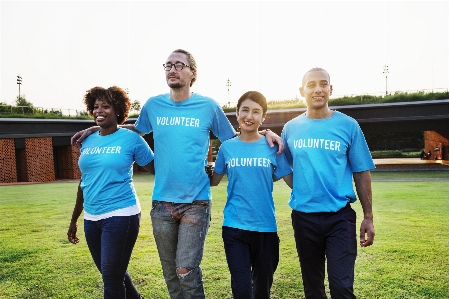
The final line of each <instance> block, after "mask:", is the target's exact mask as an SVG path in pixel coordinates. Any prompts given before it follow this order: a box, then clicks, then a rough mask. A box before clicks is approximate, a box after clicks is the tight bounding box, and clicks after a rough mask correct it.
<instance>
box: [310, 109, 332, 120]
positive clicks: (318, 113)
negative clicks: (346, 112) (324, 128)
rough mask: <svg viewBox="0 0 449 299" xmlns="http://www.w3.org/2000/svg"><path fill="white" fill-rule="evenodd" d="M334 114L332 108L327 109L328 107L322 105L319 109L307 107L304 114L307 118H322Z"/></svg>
mask: <svg viewBox="0 0 449 299" xmlns="http://www.w3.org/2000/svg"><path fill="white" fill-rule="evenodd" d="M333 114H334V112H333V111H332V110H330V109H329V107H327V106H326V107H323V108H320V109H309V108H307V111H306V116H307V118H313V119H323V118H329V117H331V116H332V115H333Z"/></svg>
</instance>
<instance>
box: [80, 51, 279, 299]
mask: <svg viewBox="0 0 449 299" xmlns="http://www.w3.org/2000/svg"><path fill="white" fill-rule="evenodd" d="M163 67H164V70H165V76H166V81H167V85H168V87H169V88H170V92H169V93H166V94H161V95H158V96H154V97H151V98H149V99H148V101H147V102H146V103H145V104H144V105H143V107H142V111H141V113H140V115H139V118H138V119H137V121H136V123H135V125H125V126H124V127H126V128H129V129H131V130H135V131H138V132H141V133H150V132H153V139H154V149H153V151H154V161H155V162H154V167H155V173H156V175H155V181H154V190H153V195H152V199H153V201H152V209H151V212H150V216H151V221H152V226H153V235H154V238H155V241H156V245H157V249H158V253H159V258H160V261H161V264H162V270H163V275H164V279H165V281H166V284H167V288H168V291H169V293H170V298H172V299H188V298H205V294H204V287H203V280H202V271H201V268H200V263H201V260H202V257H203V250H204V242H205V238H206V234H207V231H208V229H209V224H210V218H211V215H210V211H211V201H210V199H211V192H210V181H209V178H208V175H207V173H206V171H205V166H207V164H208V162H207V158H206V157H207V153H208V150H209V142H210V133H211V132H212V133H213V134H214V135H215V136H216V137H218V138H219V139H220V140H221V141H224V140H227V139H229V138H232V137H233V136H235V135H236V132H235V130H234V128H233V127H232V125H231V124H230V122H229V120H228V119H227V118H226V115H225V114H224V112H223V109H222V108H221V107H220V105H219V104H218V103H217V102H216V101H215V100H213V99H211V98H209V97H205V96H202V95H199V94H197V93H193V92H192V91H191V86H192V85H193V83H194V82H195V81H196V78H197V65H196V62H195V59H194V58H193V56H192V55H191V54H190V53H189V52H187V51H185V50H182V49H178V50H175V51H173V52H172V53H171V54H170V56H169V57H168V59H167V61H166V62H165V64H164V65H163ZM85 131H88V132H87V133H83V131H81V132H79V133H77V134H76V135H74V136H73V137H72V144H73V145H76V144H77V143H78V142H80V141H81V140H82V139H83V138H80V139H79V140H78V137H80V136H81V137H83V136H82V135H84V134H88V133H89V132H91V131H92V128H90V129H87V130H85ZM265 135H266V137H267V141H268V143H269V144H270V146H273V142H277V143H278V144H279V149H280V151H282V149H283V142H282V139H281V138H280V137H279V136H278V135H276V134H274V133H273V132H271V131H269V132H265Z"/></svg>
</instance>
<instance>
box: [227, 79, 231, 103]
mask: <svg viewBox="0 0 449 299" xmlns="http://www.w3.org/2000/svg"><path fill="white" fill-rule="evenodd" d="M226 86H227V87H228V107H231V98H230V97H229V87H231V80H229V78H228V81H227V82H226Z"/></svg>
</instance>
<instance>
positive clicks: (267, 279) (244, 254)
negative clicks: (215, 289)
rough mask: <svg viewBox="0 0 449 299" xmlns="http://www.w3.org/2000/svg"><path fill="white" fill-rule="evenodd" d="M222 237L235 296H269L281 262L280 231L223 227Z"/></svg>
mask: <svg viewBox="0 0 449 299" xmlns="http://www.w3.org/2000/svg"><path fill="white" fill-rule="evenodd" d="M222 237H223V242H224V248H225V253H226V260H227V262H228V267H229V272H230V273H231V288H232V295H233V298H234V299H269V298H270V289H271V285H272V284H273V275H274V272H275V271H276V268H277V266H278V263H279V237H278V234H277V233H276V232H269V233H266V232H265V233H264V232H254V231H248V230H243V229H238V228H232V227H227V226H223V230H222Z"/></svg>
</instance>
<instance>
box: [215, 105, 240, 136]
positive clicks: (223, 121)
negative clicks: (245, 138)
mask: <svg viewBox="0 0 449 299" xmlns="http://www.w3.org/2000/svg"><path fill="white" fill-rule="evenodd" d="M214 105H215V107H214V117H213V120H212V127H211V131H212V133H213V134H214V135H215V136H216V137H217V138H218V139H220V141H221V142H223V141H225V140H228V139H229V138H231V137H233V136H235V130H234V128H233V127H232V125H231V123H230V122H229V120H228V118H227V117H226V115H225V113H224V112H223V109H222V108H221V107H220V105H218V103H216V102H215V101H214Z"/></svg>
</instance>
